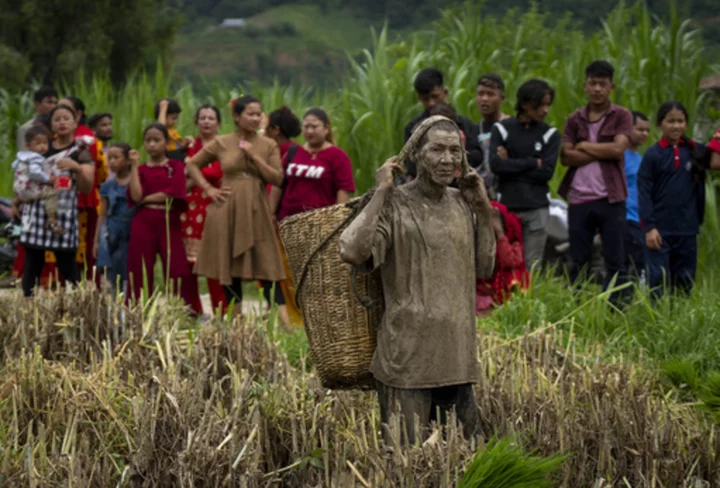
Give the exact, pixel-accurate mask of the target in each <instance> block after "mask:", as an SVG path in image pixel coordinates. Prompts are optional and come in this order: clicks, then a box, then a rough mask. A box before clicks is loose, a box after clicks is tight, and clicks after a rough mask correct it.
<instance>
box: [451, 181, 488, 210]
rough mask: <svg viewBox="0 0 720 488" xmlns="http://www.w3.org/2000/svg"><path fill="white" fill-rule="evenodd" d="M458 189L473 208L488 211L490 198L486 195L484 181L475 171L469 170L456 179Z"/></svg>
mask: <svg viewBox="0 0 720 488" xmlns="http://www.w3.org/2000/svg"><path fill="white" fill-rule="evenodd" d="M457 185H458V189H459V190H460V194H461V195H462V197H463V199H464V200H465V201H466V202H467V203H468V205H470V206H471V207H473V209H475V210H479V209H482V210H485V211H487V212H490V208H491V207H490V199H489V198H488V196H487V190H486V189H485V182H484V181H483V179H482V178H481V177H480V175H479V174H477V172H476V171H469V172H468V173H466V174H464V175H462V176H460V177H459V178H458V179H457Z"/></svg>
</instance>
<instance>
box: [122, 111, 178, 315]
mask: <svg viewBox="0 0 720 488" xmlns="http://www.w3.org/2000/svg"><path fill="white" fill-rule="evenodd" d="M143 140H144V143H145V151H147V153H148V155H149V156H150V161H148V162H147V163H145V164H143V165H142V166H139V161H138V160H139V157H140V155H139V153H138V152H137V151H131V152H130V164H131V170H130V184H129V185H128V190H127V191H128V197H129V199H130V204H131V205H137V206H138V207H139V209H138V210H137V212H136V213H135V216H134V217H133V220H132V224H131V225H130V242H129V244H128V261H127V270H128V290H129V292H130V293H128V301H130V300H131V299H134V300H139V299H140V297H141V296H142V294H141V292H142V289H143V284H144V280H147V284H148V293H150V294H152V293H153V292H154V291H155V290H154V287H153V275H154V268H155V260H156V259H157V256H158V255H159V256H160V258H161V260H162V266H163V271H164V275H165V276H169V277H170V280H171V281H172V283H171V284H172V291H173V292H174V293H178V292H180V294H181V295H182V297H183V299H184V300H185V303H187V304H188V305H192V300H191V299H190V297H189V296H188V295H187V290H186V287H182V288H180V286H179V285H180V283H178V281H179V280H182V281H184V280H185V279H187V277H188V276H189V275H190V267H189V266H188V262H187V256H186V255H185V247H184V246H183V240H182V237H183V236H182V226H181V225H180V213H181V212H183V211H185V210H187V201H186V200H185V198H186V194H187V189H186V187H185V165H184V164H183V162H182V161H176V160H168V158H167V156H165V148H166V146H167V141H168V140H169V136H168V131H167V128H166V127H165V126H164V125H162V124H158V123H154V124H150V125H149V126H148V127H147V128H146V129H145V132H144V135H143ZM168 206H169V208H168ZM168 266H169V269H168Z"/></svg>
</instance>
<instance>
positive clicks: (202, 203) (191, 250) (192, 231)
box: [180, 137, 223, 263]
mask: <svg viewBox="0 0 720 488" xmlns="http://www.w3.org/2000/svg"><path fill="white" fill-rule="evenodd" d="M202 147H203V145H202V140H201V139H200V138H199V137H196V138H195V144H193V146H192V147H191V148H188V157H192V156H194V155H195V154H197V153H198V152H200V150H201V149H202ZM202 174H203V176H204V177H205V179H206V180H207V181H208V183H210V184H211V185H213V186H214V187H216V188H219V187H220V181H221V180H222V176H223V172H222V167H221V166H220V163H219V162H218V161H215V162H214V163H212V164H210V165H208V166H206V167H204V168H203V169H202ZM187 203H188V210H187V212H183V213H182V214H181V215H180V221H181V222H182V233H183V240H184V242H185V252H186V254H187V257H188V261H190V262H191V263H194V262H195V260H196V259H197V253H198V250H199V249H200V239H202V234H203V230H204V229H205V216H206V214H207V207H208V205H210V204H211V203H212V200H211V199H210V198H209V197H208V196H207V193H205V192H204V191H203V190H202V189H201V188H200V187H198V186H193V187H192V189H191V190H190V192H189V193H188V196H187Z"/></svg>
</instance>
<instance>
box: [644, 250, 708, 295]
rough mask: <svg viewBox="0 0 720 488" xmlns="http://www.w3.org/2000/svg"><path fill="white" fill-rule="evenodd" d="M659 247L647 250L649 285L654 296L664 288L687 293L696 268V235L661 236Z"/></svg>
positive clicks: (660, 293)
mask: <svg viewBox="0 0 720 488" xmlns="http://www.w3.org/2000/svg"><path fill="white" fill-rule="evenodd" d="M662 241H663V243H662V247H661V248H660V249H657V250H655V249H649V250H648V268H649V279H650V286H651V287H652V288H653V293H654V294H655V296H657V297H660V296H662V295H663V293H664V292H665V290H668V289H669V290H670V292H680V293H684V294H686V295H689V294H690V292H691V291H692V287H693V283H694V282H695V271H696V270H697V236H662Z"/></svg>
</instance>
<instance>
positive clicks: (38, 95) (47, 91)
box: [33, 86, 58, 103]
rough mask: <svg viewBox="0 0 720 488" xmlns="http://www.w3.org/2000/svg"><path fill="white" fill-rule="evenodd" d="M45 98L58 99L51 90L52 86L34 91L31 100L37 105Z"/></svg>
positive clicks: (53, 90) (54, 91)
mask: <svg viewBox="0 0 720 488" xmlns="http://www.w3.org/2000/svg"><path fill="white" fill-rule="evenodd" d="M47 97H55V98H57V97H58V92H57V90H55V88H53V87H52V86H43V87H41V88H39V89H38V90H37V91H35V94H34V95H33V98H34V99H35V101H36V102H37V103H40V102H42V101H43V100H45V99H46V98H47Z"/></svg>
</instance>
